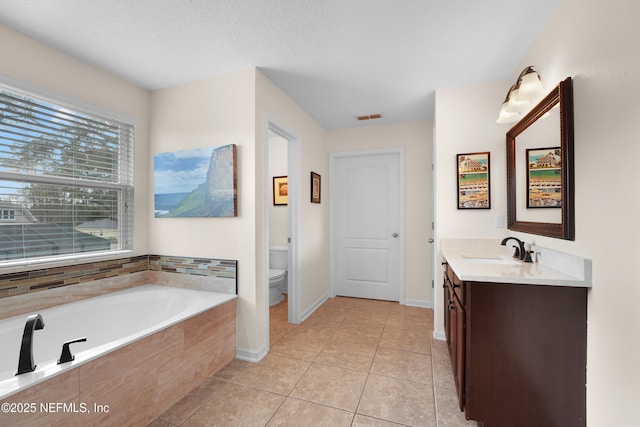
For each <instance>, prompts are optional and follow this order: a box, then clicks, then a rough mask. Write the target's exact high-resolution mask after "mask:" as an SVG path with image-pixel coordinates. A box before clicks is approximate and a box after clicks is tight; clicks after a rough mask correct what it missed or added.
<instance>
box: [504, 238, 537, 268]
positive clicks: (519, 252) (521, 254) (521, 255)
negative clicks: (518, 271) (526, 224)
mask: <svg viewBox="0 0 640 427" xmlns="http://www.w3.org/2000/svg"><path fill="white" fill-rule="evenodd" d="M509 240H515V241H516V242H518V246H514V248H516V250H515V252H514V253H513V257H514V258H518V259H519V260H520V261H524V262H533V260H532V259H531V253H530V252H529V251H528V250H526V249H525V247H524V242H523V241H522V240H520V239H518V238H516V237H505V238H504V239H502V242H501V243H500V244H501V245H502V246H506V245H507V242H508V241H509Z"/></svg>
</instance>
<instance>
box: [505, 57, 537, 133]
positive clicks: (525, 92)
mask: <svg viewBox="0 0 640 427" xmlns="http://www.w3.org/2000/svg"><path fill="white" fill-rule="evenodd" d="M542 94H543V92H542V81H540V75H539V74H538V73H537V72H536V70H534V69H533V66H529V67H526V68H525V69H524V70H522V72H521V73H520V75H519V76H518V80H517V81H516V83H515V84H514V85H513V86H511V88H510V89H509V92H507V97H506V98H505V99H504V102H503V104H502V108H501V109H500V114H498V120H496V123H500V124H502V123H514V122H517V121H518V120H520V118H521V117H522V114H523V112H524V111H526V110H527V109H528V108H529V107H530V106H531V104H532V103H533V101H536V100H537V99H538V98H539V97H540V96H541V95H542Z"/></svg>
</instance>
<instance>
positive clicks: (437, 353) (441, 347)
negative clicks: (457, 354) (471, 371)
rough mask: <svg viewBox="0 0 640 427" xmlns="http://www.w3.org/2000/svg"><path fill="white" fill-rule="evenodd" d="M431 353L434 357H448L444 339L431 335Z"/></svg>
mask: <svg viewBox="0 0 640 427" xmlns="http://www.w3.org/2000/svg"><path fill="white" fill-rule="evenodd" d="M431 354H432V355H433V356H434V357H447V358H448V357H449V349H448V347H447V342H446V341H441V340H437V339H435V338H433V337H431Z"/></svg>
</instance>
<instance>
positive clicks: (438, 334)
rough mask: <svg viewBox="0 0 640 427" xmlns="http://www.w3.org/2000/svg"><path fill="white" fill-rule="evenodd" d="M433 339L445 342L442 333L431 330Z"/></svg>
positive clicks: (444, 336) (445, 338)
mask: <svg viewBox="0 0 640 427" xmlns="http://www.w3.org/2000/svg"><path fill="white" fill-rule="evenodd" d="M433 338H435V339H437V340H438V341H446V340H447V336H446V335H445V333H444V331H436V330H435V329H434V330H433Z"/></svg>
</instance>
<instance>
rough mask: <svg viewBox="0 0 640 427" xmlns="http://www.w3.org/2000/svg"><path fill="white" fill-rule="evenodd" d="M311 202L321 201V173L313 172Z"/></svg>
mask: <svg viewBox="0 0 640 427" xmlns="http://www.w3.org/2000/svg"><path fill="white" fill-rule="evenodd" d="M311 203H320V175H319V174H317V173H315V172H311Z"/></svg>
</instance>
